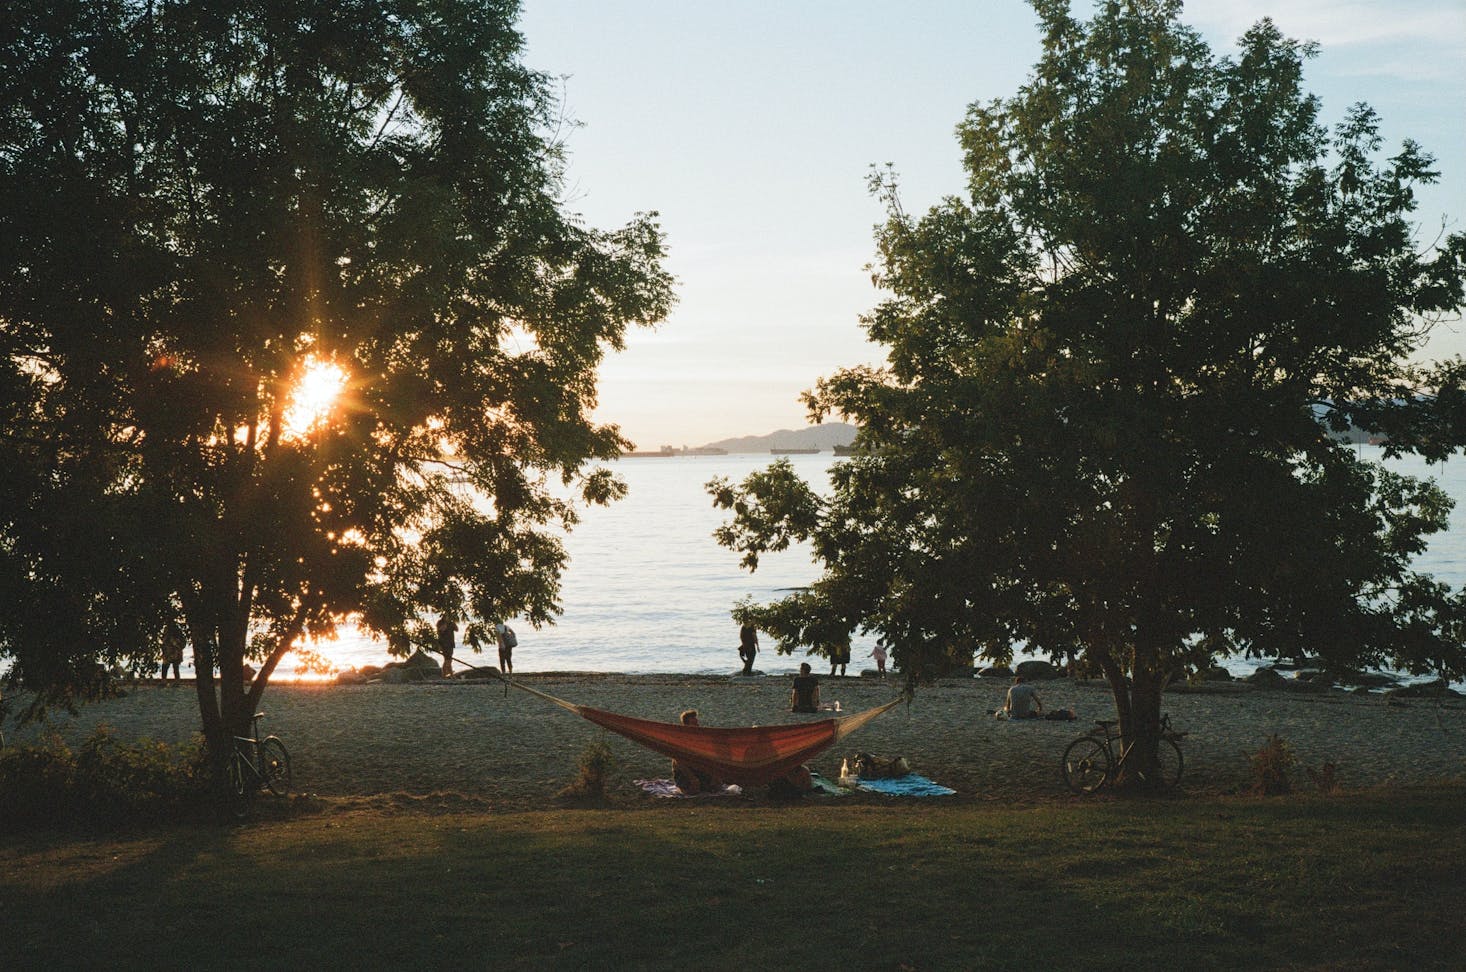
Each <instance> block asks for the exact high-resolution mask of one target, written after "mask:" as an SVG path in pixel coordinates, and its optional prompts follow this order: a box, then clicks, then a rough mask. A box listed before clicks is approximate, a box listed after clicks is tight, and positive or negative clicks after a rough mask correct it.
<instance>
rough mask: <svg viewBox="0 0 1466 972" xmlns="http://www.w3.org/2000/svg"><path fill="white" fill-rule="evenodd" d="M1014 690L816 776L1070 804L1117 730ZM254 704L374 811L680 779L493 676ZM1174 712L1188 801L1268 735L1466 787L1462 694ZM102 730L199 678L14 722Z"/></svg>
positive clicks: (724, 683) (541, 677) (1348, 783)
mask: <svg viewBox="0 0 1466 972" xmlns="http://www.w3.org/2000/svg"><path fill="white" fill-rule="evenodd" d="M519 681H521V682H522V683H524V684H526V685H530V686H532V687H534V688H536V689H538V690H540V691H542V692H546V693H549V694H551V695H555V696H558V697H561V698H564V699H566V700H569V701H572V702H577V703H582V704H585V705H589V706H593V707H596V708H601V709H609V710H612V711H615V712H619V713H623V714H627V715H634V716H640V717H643V718H649V719H658V720H663V721H668V722H672V721H676V718H677V714H678V713H679V712H680V711H682V710H683V709H687V708H695V709H697V710H698V711H699V712H700V713H701V720H702V723H703V725H713V726H735V725H757V724H772V723H781V722H795V721H802V720H814V719H818V718H822V717H825V716H813V715H810V716H799V715H794V714H792V713H790V712H788V697H789V677H788V676H785V675H769V676H753V677H746V678H745V677H741V676H731V677H728V676H691V675H688V676H680V675H613V674H591V673H563V674H553V673H550V674H533V675H521V676H520V677H519ZM1006 689H1007V681H1006V680H1001V679H984V678H970V679H950V680H942V681H939V682H937V683H935V684H932V685H927V686H922V687H921V688H919V689H918V691H917V693H916V696H915V698H914V699H913V700H912V701H911V703H910V704H909V705H903V706H898V707H897V708H895V709H893V710H892V711H890V712H888V713H886V714H885V715H883V716H881V717H880V718H878V719H876V720H875V721H873V722H872V723H870V724H869V725H867V726H866V727H865V728H863V729H861V730H860V731H859V732H858V733H856V734H855V735H852V736H850V737H848V738H846V739H845V740H844V741H843V742H842V743H841V744H839V745H838V746H837V747H836V748H835V749H833V750H830V751H827V752H826V753H825V754H823V755H821V756H820V757H818V758H817V759H816V760H814V761H813V763H812V767H813V769H814V770H815V771H816V772H818V773H820V774H823V775H824V776H827V777H830V778H832V779H833V778H834V777H835V776H837V775H838V773H839V769H840V761H841V759H842V758H843V757H846V756H850V755H853V754H854V753H856V752H860V751H865V752H871V753H877V754H881V755H886V756H896V755H902V756H905V757H906V758H907V760H908V762H910V763H911V765H912V768H913V769H914V770H915V771H917V772H919V773H922V774H924V775H926V776H929V777H931V778H932V779H934V780H936V781H938V782H940V783H943V784H945V785H947V786H949V787H952V788H953V789H955V790H957V791H958V795H957V796H956V797H955V798H949V799H957V800H971V801H999V802H1003V803H1008V804H1015V803H1019V804H1021V803H1029V802H1035V801H1046V800H1055V799H1070V797H1069V795H1068V791H1067V790H1066V789H1065V788H1064V784H1063V781H1062V779H1061V777H1060V771H1059V759H1060V755H1061V753H1062V752H1063V750H1064V747H1065V746H1066V745H1067V744H1068V743H1069V742H1070V741H1071V740H1072V739H1074V738H1076V737H1077V736H1079V735H1080V734H1082V733H1083V732H1084V731H1086V730H1087V729H1089V728H1090V727H1091V726H1092V724H1093V720H1095V719H1104V718H1113V711H1114V708H1113V702H1112V700H1111V697H1110V694H1109V690H1108V688H1107V687H1105V686H1104V685H1102V684H1099V683H1090V682H1075V681H1070V680H1059V681H1051V682H1045V683H1042V684H1041V685H1040V691H1041V694H1042V696H1043V698H1044V700H1045V703H1046V705H1047V706H1048V707H1050V708H1068V707H1070V706H1073V707H1074V708H1075V709H1076V710H1077V712H1078V716H1079V718H1078V721H1076V722H1048V721H1025V722H1006V721H1001V720H997V719H994V718H993V717H992V715H991V712H992V710H993V709H994V708H996V707H998V706H1000V705H1001V704H1002V701H1003V697H1004V694H1005V692H1006ZM898 690H899V684H898V683H897V682H895V681H887V682H882V681H879V680H876V679H872V678H862V677H857V676H850V677H844V678H829V677H823V678H822V680H821V697H822V700H823V701H825V702H834V701H837V700H838V701H839V702H840V707H841V710H842V712H841V714H842V715H848V714H851V713H854V712H858V711H861V710H863V709H866V708H870V707H873V706H876V705H880V704H882V703H884V702H886V701H889V700H890V699H891V698H893V697H895V695H896V694H897V693H898ZM262 708H263V709H264V710H265V711H266V712H267V713H268V715H267V716H266V719H265V720H264V723H263V727H264V731H267V732H273V733H276V734H278V735H279V736H280V737H281V738H282V739H283V740H284V741H285V743H286V745H287V746H288V747H289V749H290V753H291V757H292V762H293V767H294V783H295V789H297V790H298V791H300V792H302V793H308V794H312V795H315V796H318V797H322V798H327V799H332V800H339V801H344V802H347V803H351V802H355V801H360V802H361V803H362V804H363V805H364V806H371V805H381V806H384V807H391V806H402V807H413V806H419V807H428V808H431V807H432V806H434V805H442V806H445V807H448V808H452V807H458V806H463V805H468V806H474V807H478V808H482V809H490V810H528V809H536V808H546V807H555V806H559V805H560V803H559V801H558V800H557V797H556V795H557V794H558V793H559V791H560V790H561V789H563V788H564V787H565V786H566V785H567V784H568V783H570V782H571V781H572V780H573V779H574V777H575V775H576V769H577V762H578V759H579V756H580V754H581V753H582V752H583V751H584V750H585V748H586V746H587V745H588V744H590V743H591V742H592V741H594V740H596V739H600V738H604V739H606V740H607V741H608V742H609V743H610V746H611V748H612V752H613V753H614V756H615V759H616V765H615V767H614V769H613V774H612V780H613V786H612V789H611V794H612V797H613V798H614V799H615V800H616V801H617V802H625V803H627V804H633V803H634V802H636V801H638V800H641V799H643V797H642V795H641V793H640V791H639V790H638V789H637V788H636V787H635V786H634V784H633V783H632V781H633V780H635V779H639V778H655V777H666V776H669V775H670V770H669V761H668V760H667V759H666V758H665V757H663V756H659V755H657V754H656V753H652V752H649V751H647V750H645V749H642V748H641V747H639V746H637V745H635V744H633V743H631V742H630V741H628V740H625V739H622V738H621V737H619V736H615V735H612V734H610V733H606V732H605V731H604V730H602V729H600V728H599V727H597V726H595V725H592V724H591V723H589V722H587V721H585V720H583V719H580V718H578V717H576V716H575V715H573V714H572V713H570V712H568V711H565V710H564V709H561V708H560V707H558V706H555V705H553V704H551V703H549V702H546V701H544V700H543V699H540V698H537V697H535V696H533V695H531V694H529V693H527V692H522V691H517V690H515V689H510V688H507V687H506V686H504V685H503V684H502V683H499V682H497V681H459V680H448V681H441V682H434V683H424V684H405V685H401V684H399V685H385V684H371V685H316V684H309V685H308V684H288V683H286V684H276V685H272V686H271V687H270V688H269V690H268V691H267V692H266V694H265V697H264V702H263V705H262ZM1165 708H1166V711H1167V712H1168V713H1169V714H1170V716H1171V719H1172V721H1173V723H1174V725H1175V727H1176V728H1177V729H1179V730H1185V731H1188V732H1189V735H1188V736H1187V737H1186V738H1185V740H1184V744H1183V750H1184V754H1185V760H1186V767H1185V779H1184V781H1183V788H1184V789H1185V790H1186V791H1189V792H1231V791H1240V790H1243V789H1245V788H1246V787H1247V785H1248V783H1249V781H1250V779H1251V770H1250V766H1249V759H1248V757H1249V755H1251V754H1253V753H1256V752H1257V750H1258V749H1259V748H1260V747H1261V746H1262V745H1263V744H1264V743H1265V742H1266V740H1267V737H1268V736H1269V735H1273V734H1276V735H1278V736H1280V737H1281V738H1282V739H1283V740H1284V741H1285V742H1286V743H1287V744H1288V745H1289V746H1290V747H1291V748H1292V750H1293V752H1294V754H1295V756H1296V758H1297V764H1296V765H1295V767H1294V769H1293V772H1292V777H1293V781H1294V784H1295V786H1296V787H1298V788H1300V789H1311V788H1312V786H1313V784H1312V783H1310V781H1309V776H1308V773H1307V770H1309V769H1312V770H1315V771H1318V770H1321V769H1322V768H1323V766H1324V765H1325V764H1328V763H1332V764H1333V765H1334V767H1335V774H1336V779H1337V781H1338V784H1339V785H1340V786H1342V787H1345V788H1351V789H1352V788H1365V787H1373V786H1380V785H1386V786H1387V785H1404V784H1413V783H1426V782H1434V781H1440V780H1461V779H1466V700H1463V699H1460V698H1443V699H1434V698H1432V699H1424V698H1420V699H1403V700H1402V699H1386V698H1385V697H1383V696H1380V695H1358V694H1349V693H1345V692H1342V691H1339V690H1334V691H1330V692H1325V693H1316V694H1314V693H1309V694H1304V693H1300V692H1297V691H1286V690H1264V689H1255V688H1253V687H1252V686H1248V685H1242V684H1233V683H1221V684H1219V685H1215V686H1211V687H1209V688H1206V689H1205V690H1204V691H1199V692H1191V691H1187V692H1174V693H1168V695H1167V698H1166V706H1165ZM13 711H14V706H12V712H13ZM98 724H106V725H107V726H109V727H111V728H112V730H113V731H114V732H115V733H116V735H117V737H118V738H120V739H137V738H143V737H147V738H152V739H157V740H163V741H167V742H182V741H186V740H188V739H189V738H191V737H192V736H193V734H194V733H195V732H196V731H197V728H198V709H197V699H196V696H195V693H194V690H193V686H192V684H191V683H187V682H185V683H183V684H181V685H178V684H159V683H156V682H143V683H139V684H134V685H130V686H128V687H127V688H126V694H125V695H124V696H123V697H120V698H115V699H109V700H106V701H103V702H97V703H93V704H91V705H88V706H85V707H83V708H82V709H81V710H80V711H79V713H78V714H77V715H76V716H70V715H67V714H66V713H64V712H55V713H53V714H52V715H51V717H50V720H49V722H47V723H45V724H42V725H32V726H27V727H24V728H17V727H16V726H15V725H14V724H13V716H12V719H11V721H8V722H7V723H6V725H5V732H6V735H7V737H8V739H9V740H10V741H11V742H12V743H15V742H23V741H28V740H33V739H35V738H37V737H38V736H39V735H40V734H41V733H43V732H47V731H55V732H59V733H60V734H61V735H62V736H63V738H65V739H67V740H68V741H72V742H75V741H77V740H79V739H81V738H82V737H84V736H85V735H87V734H88V733H89V732H91V731H92V729H93V728H94V727H95V726H97V725H98ZM749 798H751V799H757V798H758V797H757V795H753V794H750V797H749ZM856 799H876V800H880V799H889V798H876V797H870V796H867V795H862V796H860V797H858V798H856Z"/></svg>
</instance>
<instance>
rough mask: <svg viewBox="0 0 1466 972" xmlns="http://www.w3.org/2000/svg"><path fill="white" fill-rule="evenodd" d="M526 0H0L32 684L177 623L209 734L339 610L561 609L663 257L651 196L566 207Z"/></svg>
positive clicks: (2, 415)
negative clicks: (593, 223) (609, 377)
mask: <svg viewBox="0 0 1466 972" xmlns="http://www.w3.org/2000/svg"><path fill="white" fill-rule="evenodd" d="M517 14H518V5H517V3H515V2H512V0H411V2H407V0H402V2H396V0H361V2H353V0H292V2H288V3H278V2H264V0H258V2H256V0H229V2H219V0H15V2H11V3H7V4H5V5H4V10H3V12H0V603H3V605H4V608H3V610H0V655H9V656H12V657H13V658H14V660H15V672H16V674H17V675H18V676H19V677H20V678H21V679H23V680H24V681H25V682H26V683H28V684H30V685H31V686H33V687H35V688H37V689H38V690H41V691H42V693H43V695H42V698H54V697H56V696H58V695H60V694H64V693H65V692H67V691H70V690H73V689H75V688H76V687H77V685H78V684H82V683H85V682H86V681H87V679H88V678H89V676H90V673H91V672H93V671H95V670H96V669H97V665H98V663H99V662H100V663H103V664H106V665H110V664H112V663H114V662H117V661H122V662H124V663H126V662H129V661H137V660H139V659H142V660H148V659H150V658H151V657H155V656H154V654H153V653H154V651H155V649H156V645H157V643H158V639H159V637H160V633H161V632H162V631H163V630H164V627H165V626H166V625H167V624H168V623H169V622H173V621H177V622H179V623H181V624H183V625H184V626H186V629H187V632H188V633H189V635H190V637H191V640H192V643H193V647H194V658H195V661H196V668H197V673H198V675H197V687H198V696H199V701H200V707H201V712H202V723H203V728H204V730H205V732H206V735H207V737H208V739H209V740H210V742H211V743H214V744H218V743H220V742H222V741H223V740H224V738H225V735H226V734H227V733H228V732H229V731H231V730H232V731H239V730H242V729H244V728H246V727H247V725H248V717H249V714H250V713H251V712H253V711H254V709H255V706H256V705H257V703H258V701H259V698H260V695H261V693H262V692H263V691H264V689H265V686H266V684H267V683H268V681H269V679H270V676H271V673H272V672H273V671H274V670H275V667H276V665H277V663H278V662H279V661H280V659H281V658H282V656H283V655H285V654H286V653H287V652H289V651H290V650H291V649H292V647H293V646H295V645H297V644H298V643H299V641H300V639H301V637H302V636H303V635H311V634H322V633H326V632H329V631H330V630H332V629H333V628H334V626H335V625H337V624H338V623H339V622H340V621H342V620H343V619H344V618H348V617H352V616H355V617H357V618H359V619H360V620H361V623H362V624H364V625H365V626H366V627H367V628H368V629H370V630H373V631H376V632H379V633H381V634H385V635H388V636H389V638H390V641H391V644H392V645H393V646H394V647H399V648H400V647H401V646H403V645H405V644H407V643H408V640H409V639H415V640H423V639H424V637H425V633H426V631H427V630H428V628H429V625H430V624H431V622H432V621H433V620H434V619H435V618H436V617H437V616H440V615H443V614H448V615H451V616H453V617H454V618H455V619H459V620H462V619H464V618H466V617H469V616H473V617H475V618H477V619H480V620H482V619H493V618H499V617H505V616H511V615H516V616H517V615H522V616H525V617H527V618H528V619H529V620H530V621H531V622H533V623H536V624H539V623H544V622H546V621H548V620H549V619H550V618H551V617H552V616H553V615H554V614H555V613H556V611H557V610H558V604H557V591H558V578H559V575H560V571H561V569H562V567H563V565H564V561H565V554H564V551H563V548H562V546H561V544H560V542H559V541H558V539H557V536H558V531H559V528H560V526H561V525H566V526H568V525H570V524H573V522H574V521H575V519H576V515H577V513H576V511H577V509H578V508H579V505H580V501H581V500H582V499H583V500H587V501H593V502H605V501H608V500H610V499H613V498H615V497H616V496H617V495H619V492H620V491H621V487H620V485H619V483H618V482H617V481H616V480H615V479H614V478H613V477H611V476H610V474H609V473H608V472H607V471H606V470H605V469H604V468H601V467H597V466H595V465H594V463H593V460H595V459H597V458H604V457H610V456H613V455H615V454H617V453H618V451H620V449H621V448H622V447H623V446H624V445H625V442H624V441H623V438H622V437H621V435H620V434H619V432H618V430H617V429H616V428H615V427H613V426H606V425H600V424H597V423H595V422H593V421H592V420H591V419H590V413H591V410H592V409H593V407H594V405H595V400H596V385H595V381H596V369H597V366H598V364H599V363H600V361H601V360H602V357H603V355H604V354H605V353H606V352H607V351H608V349H619V348H620V347H621V344H622V340H623V335H624V333H625V330H626V329H627V327H629V326H632V325H635V324H639V323H651V322H655V321H657V320H659V319H661V318H663V317H664V316H665V314H666V312H667V310H668V307H669V304H670V301H671V281H670V279H669V277H668V276H667V274H666V273H665V272H664V270H663V269H662V267H661V260H662V256H663V252H662V251H663V244H662V237H661V233H660V230H659V229H658V227H657V225H656V223H655V221H654V219H653V218H652V216H643V215H638V216H637V217H636V218H635V219H634V221H632V222H631V223H629V224H628V225H627V226H626V227H624V228H622V229H619V230H615V231H598V230H595V229H592V228H589V227H587V226H585V225H583V223H582V222H581V221H580V220H579V219H578V218H577V217H576V216H575V215H574V214H573V213H569V212H567V211H566V210H565V208H564V204H563V193H562V190H563V187H562V178H561V177H562V162H563V160H562V143H561V141H560V131H561V130H562V123H561V121H560V119H559V118H558V114H557V103H556V99H555V98H554V96H553V95H554V92H553V89H552V87H551V86H550V85H549V83H548V79H547V78H546V77H545V76H544V75H542V74H539V73H537V72H535V71H532V70H530V69H528V68H527V67H526V66H525V65H524V64H523V63H521V55H522V46H523V43H522V39H521V37H520V35H519V34H518V33H517V32H516V29H515V20H516V17H517ZM323 391H324V392H325V393H327V394H321V392H323ZM336 391H339V394H338V395H336V396H335V397H334V398H332V397H331V395H330V394H329V393H330V392H336ZM328 403H329V405H328ZM557 481H559V482H563V483H564V484H573V485H575V486H576V487H577V489H575V490H571V491H569V492H568V493H567V491H566V490H564V489H563V488H562V486H561V485H560V484H559V482H557ZM567 495H568V496H569V497H570V498H566V497H567ZM246 660H253V661H255V662H256V663H257V664H258V666H259V671H258V674H256V675H255V676H254V677H253V679H252V680H249V679H247V678H246V677H245V675H244V674H243V673H242V667H243V665H244V663H245V662H246ZM215 676H217V688H216V682H215Z"/></svg>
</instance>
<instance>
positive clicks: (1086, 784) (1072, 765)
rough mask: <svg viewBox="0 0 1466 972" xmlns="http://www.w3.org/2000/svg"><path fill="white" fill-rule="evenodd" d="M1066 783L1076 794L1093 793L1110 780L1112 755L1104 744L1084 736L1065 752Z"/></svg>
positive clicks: (1071, 744) (1091, 737)
mask: <svg viewBox="0 0 1466 972" xmlns="http://www.w3.org/2000/svg"><path fill="white" fill-rule="evenodd" d="M1063 765H1064V782H1065V783H1066V784H1068V786H1069V789H1070V790H1072V791H1073V792H1075V793H1093V792H1094V791H1095V790H1098V789H1099V788H1100V787H1102V786H1104V785H1105V781H1106V780H1108V779H1109V778H1110V754H1109V752H1108V751H1107V750H1106V749H1105V746H1104V743H1102V742H1100V741H1099V740H1098V739H1095V738H1094V737H1093V736H1084V737H1082V738H1079V739H1076V740H1074V741H1073V742H1072V743H1070V744H1069V748H1068V749H1065V750H1064V764H1063Z"/></svg>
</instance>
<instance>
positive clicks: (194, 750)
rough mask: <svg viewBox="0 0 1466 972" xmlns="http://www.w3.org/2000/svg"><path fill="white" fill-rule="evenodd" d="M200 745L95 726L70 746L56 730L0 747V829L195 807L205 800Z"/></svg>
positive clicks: (188, 811) (112, 822) (135, 819)
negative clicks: (126, 735) (121, 735)
mask: <svg viewBox="0 0 1466 972" xmlns="http://www.w3.org/2000/svg"><path fill="white" fill-rule="evenodd" d="M207 778H208V777H207V773H206V767H205V762H204V759H203V752H202V749H201V748H200V747H199V745H198V744H197V743H188V744H184V745H180V746H170V745H168V744H166V743H161V742H156V741H154V740H151V739H140V740H138V741H136V742H131V743H123V742H119V741H118V740H117V739H116V737H115V736H114V735H113V733H112V732H111V730H110V729H108V728H106V727H105V726H99V727H98V728H97V729H96V730H95V731H93V732H92V734H91V735H89V736H87V738H86V739H85V740H83V741H82V742H81V744H80V745H79V746H78V747H77V748H76V749H74V750H73V749H72V748H70V747H69V746H67V745H66V743H65V742H63V741H62V740H61V738H60V737H59V736H54V735H53V736H48V737H46V738H45V739H43V740H41V742H39V743H38V744H35V745H29V746H16V747H13V748H10V749H6V750H5V751H4V752H3V754H0V829H4V830H7V831H10V830H16V829H23V828H32V827H44V826H72V825H80V826H87V827H114V826H122V825H127V824H133V823H145V822H158V821H162V820H168V819H176V818H179V817H183V816H189V815H194V814H196V813H198V812H200V811H202V810H203V809H204V808H205V807H206V805H207V801H208V793H209V789H208V786H207V782H206V781H207Z"/></svg>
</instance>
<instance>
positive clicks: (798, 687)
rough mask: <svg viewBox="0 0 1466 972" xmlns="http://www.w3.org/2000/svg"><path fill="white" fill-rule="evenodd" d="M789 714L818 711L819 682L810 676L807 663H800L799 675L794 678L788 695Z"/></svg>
mask: <svg viewBox="0 0 1466 972" xmlns="http://www.w3.org/2000/svg"><path fill="white" fill-rule="evenodd" d="M789 710H790V711H791V712H818V711H819V710H820V680H819V679H818V678H817V677H815V676H814V675H811V674H810V671H809V662H801V663H800V665H799V674H798V675H796V676H794V688H793V690H792V691H790V693H789Z"/></svg>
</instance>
